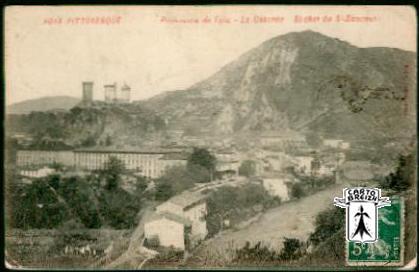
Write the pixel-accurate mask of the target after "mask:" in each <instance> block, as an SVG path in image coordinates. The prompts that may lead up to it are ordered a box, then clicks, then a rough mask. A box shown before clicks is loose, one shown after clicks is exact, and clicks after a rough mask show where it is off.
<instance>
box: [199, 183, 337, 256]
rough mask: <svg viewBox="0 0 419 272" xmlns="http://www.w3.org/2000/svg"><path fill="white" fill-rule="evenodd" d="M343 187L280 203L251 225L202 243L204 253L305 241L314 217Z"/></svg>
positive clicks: (279, 246) (329, 205)
mask: <svg viewBox="0 0 419 272" xmlns="http://www.w3.org/2000/svg"><path fill="white" fill-rule="evenodd" d="M343 187H344V186H343V185H334V186H333V187H330V188H328V189H325V190H323V191H320V192H317V193H314V194H313V195H310V196H307V197H305V198H302V199H301V200H297V201H292V202H288V203H284V204H282V205H281V206H279V207H277V208H274V209H271V210H269V211H267V212H266V213H264V214H263V215H262V216H261V217H260V219H259V220H258V221H257V222H254V223H252V224H250V225H248V226H246V227H244V228H243V229H240V230H237V231H232V230H230V231H226V232H223V233H221V234H220V235H218V236H216V237H214V238H213V239H210V240H208V241H206V242H205V243H204V244H205V246H204V247H205V248H206V250H208V251H211V250H214V251H216V252H220V251H226V250H228V249H231V248H232V247H234V248H237V247H242V246H244V245H245V243H246V241H249V242H250V243H251V244H255V243H257V242H258V241H262V242H263V243H264V244H266V245H269V246H271V247H272V248H275V249H280V248H282V241H283V238H284V237H288V238H297V239H300V240H304V241H305V240H306V239H307V238H308V236H309V235H310V233H311V232H312V231H313V229H314V221H315V218H316V215H317V214H318V213H319V212H320V211H323V210H325V209H327V208H329V207H333V198H334V197H335V196H340V195H342V189H343Z"/></svg>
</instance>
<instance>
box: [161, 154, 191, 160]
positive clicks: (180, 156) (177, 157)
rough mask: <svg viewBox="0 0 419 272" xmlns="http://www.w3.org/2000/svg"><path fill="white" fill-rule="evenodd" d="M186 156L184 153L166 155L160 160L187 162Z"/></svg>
mask: <svg viewBox="0 0 419 272" xmlns="http://www.w3.org/2000/svg"><path fill="white" fill-rule="evenodd" d="M187 159H188V154H185V153H166V154H164V155H163V157H161V158H160V160H187Z"/></svg>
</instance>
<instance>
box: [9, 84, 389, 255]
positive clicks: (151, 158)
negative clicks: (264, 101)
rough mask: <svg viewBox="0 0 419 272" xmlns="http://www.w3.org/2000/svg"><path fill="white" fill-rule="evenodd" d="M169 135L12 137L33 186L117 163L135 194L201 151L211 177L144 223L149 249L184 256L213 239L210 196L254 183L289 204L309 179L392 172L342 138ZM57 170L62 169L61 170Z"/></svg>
mask: <svg viewBox="0 0 419 272" xmlns="http://www.w3.org/2000/svg"><path fill="white" fill-rule="evenodd" d="M130 92H131V89H130V87H129V86H127V85H126V84H124V85H123V86H122V87H121V88H120V89H119V90H118V88H117V84H116V83H114V84H108V85H105V86H104V97H105V101H104V102H105V103H107V104H108V105H121V104H127V103H130ZM94 104H95V101H94V100H93V82H83V83H82V101H81V102H80V106H82V107H90V106H93V105H94ZM168 133H169V134H170V136H171V137H170V141H169V144H167V142H165V143H160V144H159V143H155V142H153V143H152V144H147V143H144V145H143V146H124V147H116V146H105V147H103V146H96V147H87V148H65V149H62V150H60V149H59V148H58V149H53V150H48V149H43V150H40V149H34V148H30V146H31V140H32V138H31V137H27V136H25V135H13V137H12V138H13V139H14V140H15V141H16V143H17V144H18V146H19V149H17V150H15V154H14V156H12V157H13V158H14V161H13V164H15V165H16V167H17V169H18V174H19V175H20V177H21V180H22V182H23V183H25V184H30V183H32V182H33V181H34V180H37V179H42V178H45V177H47V176H50V175H54V174H56V173H60V172H63V171H64V172H65V173H66V175H71V174H73V175H82V173H86V174H88V173H94V172H97V171H102V170H104V169H106V168H107V167H108V164H109V162H110V161H112V160H118V161H119V162H120V163H122V165H123V168H124V169H125V172H124V176H123V178H122V179H121V187H122V188H124V189H125V190H126V191H128V192H131V193H132V192H133V190H134V189H133V188H135V183H136V181H137V180H138V178H143V179H144V180H145V181H146V183H147V185H146V186H147V189H153V188H154V189H155V188H156V186H157V185H156V181H158V180H159V179H161V178H162V177H164V176H165V174H166V173H168V172H170V169H173V168H176V167H180V168H187V165H188V161H189V160H190V158H191V155H192V154H193V153H194V152H196V151H197V150H201V151H202V150H204V151H206V152H207V153H208V154H210V155H211V156H213V158H214V162H215V164H214V169H213V172H211V176H210V177H209V180H208V181H207V182H205V183H199V182H198V183H195V185H194V186H192V187H191V188H189V189H187V190H184V191H180V192H178V193H177V194H175V195H173V196H170V197H169V198H168V199H167V200H165V201H160V202H158V203H157V204H155V205H154V206H153V209H152V213H151V215H149V216H147V218H142V219H141V224H142V229H143V234H142V237H143V238H142V244H141V247H142V248H147V246H148V248H149V249H151V248H155V247H156V245H158V246H159V247H166V248H175V249H177V250H181V251H190V250H193V248H194V247H196V246H197V245H199V244H200V243H201V242H202V241H204V240H205V239H207V237H209V236H208V235H209V230H208V227H207V224H208V222H207V220H208V218H209V217H208V207H207V199H208V197H209V195H208V194H204V193H203V192H204V191H214V190H216V189H217V188H224V187H238V188H240V187H242V186H246V185H249V184H253V185H257V186H261V188H263V190H265V191H266V192H267V194H268V195H270V196H271V197H274V198H276V199H280V201H281V203H285V202H287V201H290V200H293V199H295V198H300V197H301V196H302V191H304V190H302V189H301V188H304V186H307V180H310V184H311V185H310V188H316V187H319V188H320V187H324V186H325V184H329V185H332V184H342V183H343V184H348V183H350V182H358V183H359V182H362V181H368V180H371V179H373V178H375V177H377V176H383V175H385V174H386V170H385V169H386V168H383V167H380V166H379V165H375V164H373V163H371V162H368V161H357V160H348V159H347V153H348V152H349V151H350V150H351V148H352V147H353V146H352V145H351V143H350V142H348V141H345V140H343V139H327V138H326V139H318V140H317V142H316V143H309V142H308V141H307V139H306V137H305V136H304V135H303V134H301V133H298V132H297V131H293V130H286V131H265V132H263V134H261V135H260V136H259V137H258V138H256V139H255V138H249V139H247V140H246V144H243V142H242V140H237V139H235V138H234V137H222V138H218V139H214V138H211V137H208V138H200V137H196V136H190V135H186V133H185V132H184V131H183V130H181V129H176V130H170V131H168ZM57 165H59V166H60V167H59V168H58V169H57V167H56V166H57ZM179 182H182V181H179ZM325 182H326V183H325ZM315 183H317V184H315ZM230 221H231V220H230V219H229V218H228V217H225V218H223V221H222V223H221V224H222V225H223V226H222V228H228V227H229V226H231V224H232V223H231V222H230ZM153 246H154V247H153ZM153 252H154V251H153ZM155 254H157V252H155Z"/></svg>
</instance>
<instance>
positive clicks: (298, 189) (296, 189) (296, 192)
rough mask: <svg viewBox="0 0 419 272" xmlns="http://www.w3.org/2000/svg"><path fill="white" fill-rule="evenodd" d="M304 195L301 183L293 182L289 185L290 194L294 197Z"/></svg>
mask: <svg viewBox="0 0 419 272" xmlns="http://www.w3.org/2000/svg"><path fill="white" fill-rule="evenodd" d="M304 195H305V192H304V188H303V186H302V185H301V183H295V184H293V186H292V187H291V196H292V197H294V198H297V199H299V198H301V197H303V196H304Z"/></svg>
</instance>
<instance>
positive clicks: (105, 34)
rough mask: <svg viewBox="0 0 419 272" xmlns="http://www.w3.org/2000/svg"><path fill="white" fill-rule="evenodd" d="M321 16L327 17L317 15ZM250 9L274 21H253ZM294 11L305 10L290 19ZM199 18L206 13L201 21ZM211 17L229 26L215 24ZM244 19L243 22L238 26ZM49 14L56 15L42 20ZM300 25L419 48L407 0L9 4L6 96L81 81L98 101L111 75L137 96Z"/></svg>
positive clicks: (358, 41) (68, 91) (365, 41)
mask: <svg viewBox="0 0 419 272" xmlns="http://www.w3.org/2000/svg"><path fill="white" fill-rule="evenodd" d="M325 15H327V16H330V17H328V19H329V20H331V21H330V22H323V21H322V20H323V16H325ZM337 15H339V16H340V18H342V17H346V16H347V15H351V16H357V17H365V16H368V18H369V22H342V20H340V21H339V22H337V21H336V16H337ZM118 16H119V17H120V19H119V20H120V21H119V24H108V25H106V24H80V23H79V24H75V23H74V22H75V21H74V20H75V19H76V18H78V17H83V18H86V17H89V18H96V17H109V18H112V19H115V18H118ZM255 16H258V18H261V17H262V16H264V17H275V19H274V20H273V21H272V22H270V23H260V22H255V21H253V19H254V18H255ZM295 16H300V18H302V17H304V16H312V17H311V20H308V21H306V22H299V23H296V22H295V21H294V20H295ZM316 16H319V18H320V19H319V18H318V19H316V18H315V17H316ZM163 17H165V18H166V19H167V20H170V21H171V22H167V21H165V22H162V18H163ZM205 17H207V18H209V19H211V20H212V21H211V22H210V23H205V24H204V23H202V19H203V18H205ZM215 17H217V18H218V19H220V18H228V19H230V24H218V23H216V22H214V21H215ZM241 17H248V18H250V19H249V23H246V24H241V23H240V21H241ZM48 18H55V19H56V20H58V18H61V23H55V24H47V23H45V20H46V19H48ZM281 18H282V19H281ZM306 18H307V17H306ZM175 19H176V20H182V19H187V20H190V19H192V20H199V22H200V23H198V24H197V23H174V22H173V20H175ZM307 19H310V18H307ZM316 20H318V21H316ZM218 21H219V20H218ZM56 22H57V21H56ZM307 29H311V30H314V31H318V32H321V33H323V34H325V35H328V36H331V37H336V38H339V39H342V40H346V41H348V42H350V43H351V44H353V45H356V46H359V47H371V46H386V47H396V48H401V49H405V50H411V51H416V15H415V10H414V9H413V8H410V7H385V6H381V7H378V6H370V7H354V6H338V7H324V6H323V7H320V6H316V7H314V6H304V7H303V6H293V7H291V6H288V7H287V6H259V7H255V6H234V7H233V6H207V7H180V6H174V7H156V6H147V7H133V6H120V7H115V6H112V7H87V6H86V7H12V8H8V9H7V10H6V25H5V30H6V48H5V54H6V103H7V104H11V103H15V102H19V101H22V100H26V99H32V98H37V97H41V96H55V95H69V96H74V97H80V96H81V82H82V81H85V80H89V81H94V98H95V99H103V85H104V84H109V83H113V82H117V83H118V84H119V85H121V84H123V83H124V82H125V83H127V84H128V85H130V86H131V87H132V90H133V92H132V97H133V99H134V100H138V99H144V98H148V97H151V96H153V95H156V94H158V93H161V92H163V91H167V90H175V89H183V88H187V87H189V86H190V85H192V84H194V83H196V82H197V81H200V80H203V79H205V78H207V77H208V76H210V75H211V74H212V73H214V72H216V71H217V70H218V69H219V68H221V67H222V66H223V65H225V64H227V63H228V62H230V61H232V60H234V59H235V58H237V57H238V56H239V55H241V54H242V53H244V52H246V51H247V50H249V49H251V48H253V47H255V46H257V45H259V44H260V43H262V42H264V41H265V40H267V39H270V38H272V37H274V36H278V35H281V34H285V33H287V32H290V31H302V30H307Z"/></svg>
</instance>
